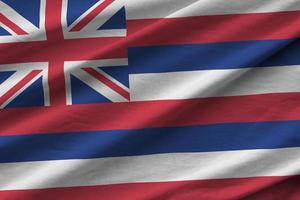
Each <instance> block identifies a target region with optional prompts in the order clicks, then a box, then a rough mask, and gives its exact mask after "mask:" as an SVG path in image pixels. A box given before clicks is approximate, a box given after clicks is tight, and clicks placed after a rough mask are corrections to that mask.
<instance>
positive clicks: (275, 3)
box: [125, 0, 300, 19]
mask: <svg viewBox="0 0 300 200" xmlns="http://www.w3.org/2000/svg"><path fill="white" fill-rule="evenodd" d="M125 3H126V11H127V13H126V16H127V18H128V19H146V18H164V17H186V16H200V15H219V14H233V13H260V12H278V11H290V10H300V4H299V0H285V1H282V0H251V1H239V0H227V1H223V0H185V1H182V0H168V1H160V0H128V1H125Z"/></svg>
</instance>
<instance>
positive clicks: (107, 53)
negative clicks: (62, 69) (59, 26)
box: [0, 37, 127, 64]
mask: <svg viewBox="0 0 300 200" xmlns="http://www.w3.org/2000/svg"><path fill="white" fill-rule="evenodd" d="M124 44H125V39H124V38H118V37H116V38H85V39H70V40H64V41H57V42H52V43H49V42H47V41H41V42H24V43H10V44H0V51H2V52H5V54H4V53H2V54H0V63H1V64H8V63H22V62H29V61H30V62H46V61H49V60H53V59H56V60H60V61H63V60H65V61H78V60H96V59H109V58H125V57H127V49H126V48H125V45H124ZM28 49H30V51H28ZM16 55H18V56H16Z"/></svg>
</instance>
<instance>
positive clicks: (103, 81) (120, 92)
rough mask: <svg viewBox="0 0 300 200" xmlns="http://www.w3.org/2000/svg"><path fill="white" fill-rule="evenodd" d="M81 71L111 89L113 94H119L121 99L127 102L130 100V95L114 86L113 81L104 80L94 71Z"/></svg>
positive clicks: (90, 69)
mask: <svg viewBox="0 0 300 200" xmlns="http://www.w3.org/2000/svg"><path fill="white" fill-rule="evenodd" d="M83 70H84V71H86V72H87V73H88V74H90V75H91V76H93V77H95V78H96V79H97V80H99V81H100V82H101V83H103V84H105V85H106V86H108V87H109V88H111V89H112V90H114V91H115V92H117V93H118V94H120V95H121V96H122V97H124V98H125V99H127V100H128V101H129V100H130V94H129V92H128V91H126V90H124V89H123V88H121V87H120V86H118V85H117V84H115V83H114V82H113V81H111V80H110V79H108V78H106V77H105V76H104V75H102V74H100V73H99V72H97V71H96V70H95V69H93V68H84V69H83Z"/></svg>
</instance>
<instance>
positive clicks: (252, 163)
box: [0, 148, 300, 190]
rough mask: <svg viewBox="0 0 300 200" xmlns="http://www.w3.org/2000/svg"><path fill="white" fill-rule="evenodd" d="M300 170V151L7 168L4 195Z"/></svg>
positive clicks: (0, 186)
mask: <svg viewBox="0 0 300 200" xmlns="http://www.w3.org/2000/svg"><path fill="white" fill-rule="evenodd" d="M299 166H300V148H290V149H276V150H248V151H227V152H210V153H189V154H184V153H180V154H160V155H150V156H136V157H123V158H120V157H117V158H104V159H88V160H61V161H57V160H56V161H41V162H21V163H5V164H0V174H1V182H0V190H15V189H39V188H53V187H71V186H90V185H107V184H119V183H141V182H165V181H184V180H206V179H222V178H242V177H259V176H289V175H297V174H299V173H300V169H299ZM103 172H105V173H103Z"/></svg>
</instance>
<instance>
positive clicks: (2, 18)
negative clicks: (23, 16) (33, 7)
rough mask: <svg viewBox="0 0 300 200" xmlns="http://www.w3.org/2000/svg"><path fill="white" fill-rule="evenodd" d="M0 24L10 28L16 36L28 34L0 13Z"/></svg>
mask: <svg viewBox="0 0 300 200" xmlns="http://www.w3.org/2000/svg"><path fill="white" fill-rule="evenodd" d="M0 22H2V23H3V24H4V25H5V26H7V27H8V28H10V29H11V30H12V31H13V32H15V33H16V34H17V35H27V34H28V33H27V32H26V31H24V30H23V29H22V28H21V27H19V26H18V25H16V24H15V23H14V22H12V21H10V20H9V19H8V18H7V17H5V16H4V15H3V14H1V13H0Z"/></svg>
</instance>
